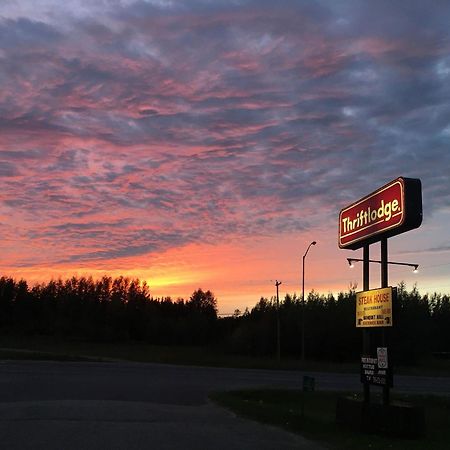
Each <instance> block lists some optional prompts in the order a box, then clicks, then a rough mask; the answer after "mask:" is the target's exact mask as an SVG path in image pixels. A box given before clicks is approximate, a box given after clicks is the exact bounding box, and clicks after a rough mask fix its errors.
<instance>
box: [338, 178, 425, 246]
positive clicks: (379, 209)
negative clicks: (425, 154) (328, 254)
mask: <svg viewBox="0 0 450 450" xmlns="http://www.w3.org/2000/svg"><path fill="white" fill-rule="evenodd" d="M421 223H422V187H421V182H420V180H418V179H414V178H397V179H396V180H393V181H391V182H390V183H388V184H386V185H385V186H383V187H381V188H380V189H378V190H376V191H375V192H373V193H371V194H369V195H367V196H366V197H364V198H362V199H361V200H358V201H357V202H355V203H352V204H351V205H350V206H347V207H346V208H344V209H342V210H341V212H340V214H339V247H340V248H349V249H352V250H356V249H357V248H360V247H362V246H364V245H367V244H371V243H373V242H376V241H379V240H380V239H381V238H383V237H391V236H395V235H397V234H400V233H404V232H405V231H408V230H412V229H413V228H417V227H419V226H420V224H421Z"/></svg>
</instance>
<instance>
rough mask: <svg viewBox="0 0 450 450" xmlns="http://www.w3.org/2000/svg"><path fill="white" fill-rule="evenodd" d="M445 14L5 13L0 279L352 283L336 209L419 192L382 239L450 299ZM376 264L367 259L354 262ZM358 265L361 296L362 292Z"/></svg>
mask: <svg viewBox="0 0 450 450" xmlns="http://www.w3.org/2000/svg"><path fill="white" fill-rule="evenodd" d="M449 24H450V2H448V1H444V0H442V1H440V0H436V1H426V2H425V1H413V0H412V1H392V0H380V1H378V0H377V1H357V0H348V1H345V0H343V1H336V0H317V1H311V0H308V1H306V0H304V1H302V0H297V1H294V0H281V1H279V0H277V1H269V0H254V1H251V0H249V1H245V0H242V1H240V0H211V1H208V0H193V1H190V0H186V1H181V0H180V1H178V0H167V1H166V0H139V1H136V0H110V1H108V0H97V1H88V0H86V1H83V0H65V1H61V0H1V2H0V183H1V186H0V189H1V190H0V200H1V202H0V208H1V209H0V218H1V219H0V231H1V237H2V239H1V257H0V273H1V274H2V275H7V276H12V277H14V278H17V279H19V278H25V279H26V280H27V281H29V282H30V284H32V283H35V282H42V281H49V280H50V279H51V278H57V277H63V278H66V277H70V276H72V275H78V276H81V275H92V276H93V277H94V278H98V277H100V276H102V275H104V274H108V275H111V276H117V275H125V276H130V277H139V278H140V279H142V280H147V282H148V283H149V285H150V288H151V292H152V294H153V295H154V296H166V295H170V296H172V297H174V298H177V297H179V296H181V297H184V298H188V297H189V296H190V294H191V293H192V292H193V291H194V290H195V289H197V288H199V287H201V288H203V289H210V290H212V291H213V292H214V294H215V295H216V297H217V298H218V302H219V311H220V312H221V313H229V312H233V310H234V309H235V308H239V309H241V310H243V309H244V308H245V307H246V306H248V307H252V306H253V305H254V304H255V303H256V302H257V301H258V300H259V298H260V297H261V296H264V297H270V296H272V295H274V294H275V292H276V291H275V286H274V284H275V280H281V281H282V285H281V286H280V294H281V295H282V296H284V294H285V293H287V292H289V293H294V292H296V293H297V294H299V293H301V273H302V266H301V262H302V256H303V254H304V252H305V251H306V248H307V247H308V245H309V243H310V242H311V241H312V240H315V241H317V245H316V246H314V247H311V249H310V251H309V253H308V256H307V266H306V284H305V287H306V290H307V291H308V292H309V291H310V290H311V289H315V290H316V291H318V292H320V293H325V294H326V293H328V292H338V291H341V290H343V291H346V290H347V289H348V287H349V285H350V283H353V282H356V283H358V286H359V287H361V284H362V282H361V271H362V268H361V266H360V265H359V266H357V267H355V268H354V269H349V266H348V264H347V261H346V258H347V257H356V258H360V257H362V252H361V251H360V250H356V251H351V250H340V249H338V244H337V229H338V214H339V211H340V209H342V208H343V207H345V206H347V205H348V204H349V203H351V202H353V201H355V200H357V199H359V198H361V197H363V196H364V195H366V194H368V193H370V192H372V191H373V190H375V189H376V188H378V187H379V186H382V185H384V184H385V183H387V182H389V181H391V180H393V179H395V178H397V177H399V176H404V177H412V178H420V179H421V181H422V186H423V211H424V220H423V224H422V227H421V228H419V229H417V230H413V231H410V232H408V233H405V234H403V235H400V236H397V237H394V238H392V239H390V240H389V258H390V260H392V261H403V262H411V263H417V264H420V268H419V270H420V272H419V273H418V274H413V273H412V272H411V271H410V270H409V268H407V267H398V268H395V267H393V268H392V269H391V271H390V280H389V281H390V284H392V285H396V284H397V283H398V282H400V281H402V280H404V281H405V282H406V283H407V287H408V288H412V287H413V285H414V283H417V287H418V289H419V291H420V292H421V293H426V292H434V291H440V292H446V293H448V292H450V277H449V272H450V182H449V180H450V26H449ZM371 256H372V257H374V258H378V257H379V245H378V244H375V245H373V246H372V247H371ZM374 266H375V267H372V268H371V269H372V270H373V272H372V273H373V277H372V281H371V287H378V285H379V267H377V265H374Z"/></svg>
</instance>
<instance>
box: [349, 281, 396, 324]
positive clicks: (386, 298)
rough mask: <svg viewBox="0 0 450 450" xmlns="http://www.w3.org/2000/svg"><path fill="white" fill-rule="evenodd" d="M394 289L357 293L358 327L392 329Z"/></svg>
mask: <svg viewBox="0 0 450 450" xmlns="http://www.w3.org/2000/svg"><path fill="white" fill-rule="evenodd" d="M393 292H394V290H393V289H392V287H387V288H382V289H371V290H370V291H363V292H357V293H356V326H357V327H363V328H364V327H392V296H393Z"/></svg>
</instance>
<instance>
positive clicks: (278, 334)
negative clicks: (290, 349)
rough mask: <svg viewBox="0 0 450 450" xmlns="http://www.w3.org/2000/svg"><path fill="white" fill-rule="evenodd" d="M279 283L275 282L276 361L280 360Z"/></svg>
mask: <svg viewBox="0 0 450 450" xmlns="http://www.w3.org/2000/svg"><path fill="white" fill-rule="evenodd" d="M280 284H281V281H278V280H276V281H275V286H276V288H277V361H278V362H280V360H281V344H280V298H279V296H278V286H279V285H280Z"/></svg>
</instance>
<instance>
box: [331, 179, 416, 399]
mask: <svg viewBox="0 0 450 450" xmlns="http://www.w3.org/2000/svg"><path fill="white" fill-rule="evenodd" d="M421 223H422V185H421V182H420V180H418V179H415V178H403V177H400V178H397V179H395V180H393V181H391V182H390V183H387V184H386V185H384V186H382V187H380V188H379V189H377V190H376V191H374V192H372V193H371V194H369V195H366V196H365V197H363V198H361V199H360V200H357V201H356V202H354V203H352V204H350V205H349V206H347V207H345V208H344V209H342V210H341V211H340V213H339V237H338V241H339V247H340V248H342V249H351V250H356V249H358V248H361V247H362V248H363V292H359V293H357V295H356V327H360V328H362V330H363V356H362V357H361V382H362V383H363V384H364V401H365V402H366V403H370V385H371V384H376V385H379V386H383V403H384V404H385V405H388V404H389V388H390V387H392V384H393V381H392V379H393V376H392V364H391V363H390V362H388V361H389V358H388V349H389V342H388V341H389V340H388V332H389V329H390V328H391V327H392V326H393V323H394V320H395V319H394V318H393V316H392V311H393V302H394V301H395V289H393V288H392V287H388V264H389V261H388V242H387V240H388V238H389V237H392V236H396V235H398V234H401V233H404V232H406V231H409V230H412V229H414V228H418V227H419V226H420V225H421ZM378 241H381V280H380V281H381V283H380V284H381V288H380V289H373V290H370V287H369V278H370V277H369V264H370V259H369V246H370V245H371V244H373V243H375V242H378ZM375 331H377V333H375ZM374 347H376V348H377V354H376V355H375V354H374Z"/></svg>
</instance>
